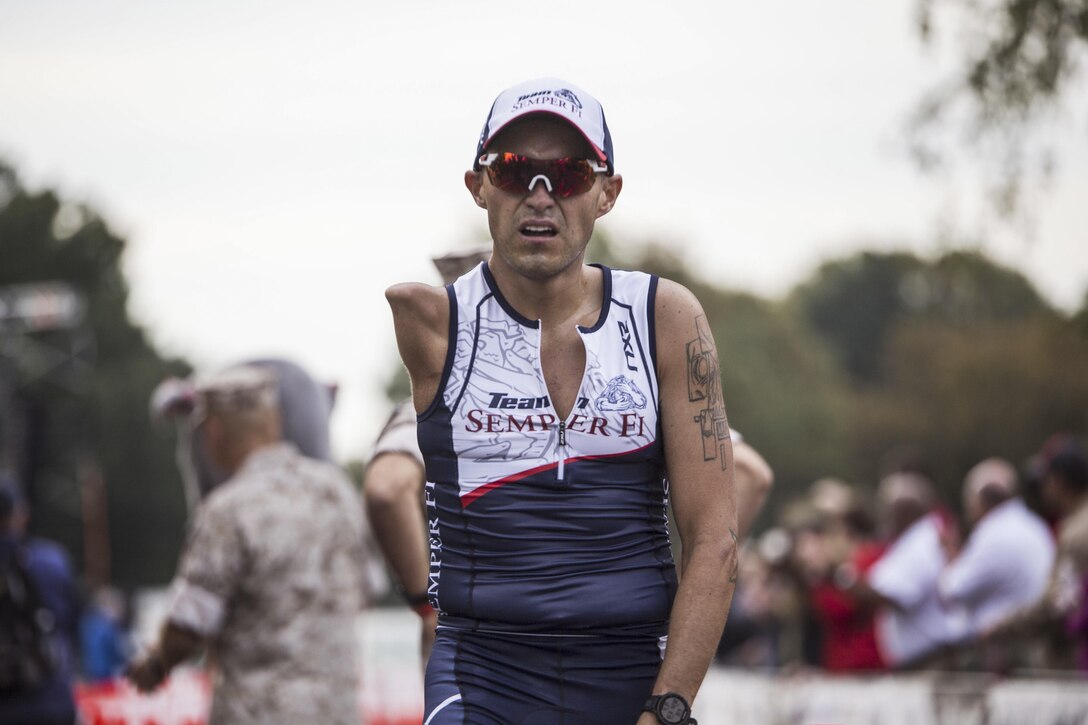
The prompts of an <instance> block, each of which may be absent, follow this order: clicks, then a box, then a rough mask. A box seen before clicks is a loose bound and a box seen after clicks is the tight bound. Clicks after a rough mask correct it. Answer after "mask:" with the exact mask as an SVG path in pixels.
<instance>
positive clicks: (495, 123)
mask: <svg viewBox="0 0 1088 725" xmlns="http://www.w3.org/2000/svg"><path fill="white" fill-rule="evenodd" d="M535 113H547V114H550V115H552V116H555V117H557V118H561V119H562V120H564V121H566V122H567V123H569V124H570V125H572V126H574V128H576V129H577V130H578V132H579V133H581V134H582V136H584V137H585V139H586V141H588V142H589V145H590V146H592V147H593V151H594V153H596V154H597V158H598V160H600V161H602V162H604V163H605V164H607V165H608V174H609V176H611V175H612V174H614V173H615V171H616V167H615V159H614V157H613V154H612V134H611V133H609V131H608V124H607V123H606V122H605V120H604V109H603V108H601V104H600V102H599V101H598V100H597V99H596V98H594V97H593V96H591V95H589V94H588V93H586V92H585V91H583V90H582V89H581V88H579V87H578V86H576V85H574V84H572V83H568V82H566V81H563V80H560V79H558V78H537V79H536V80H531V81H525V82H524V83H519V84H518V85H516V86H513V87H511V88H507V89H506V90H505V91H503V92H502V93H500V94H499V96H498V98H496V99H495V102H494V103H493V104H491V112H490V113H488V114H487V121H486V122H485V123H484V129H483V131H481V132H480V141H479V143H478V144H477V145H476V158H475V159H474V160H473V164H472V168H474V169H476V170H477V171H479V170H480V157H481V156H482V155H483V153H484V151H486V150H487V147H488V144H490V143H491V141H492V140H493V139H494V138H495V136H496V135H497V134H498V133H499V131H501V130H502V129H504V128H505V127H506V126H507V125H508V124H509V123H510V122H511V121H514V120H516V119H519V118H521V117H523V116H528V115H530V114H535Z"/></svg>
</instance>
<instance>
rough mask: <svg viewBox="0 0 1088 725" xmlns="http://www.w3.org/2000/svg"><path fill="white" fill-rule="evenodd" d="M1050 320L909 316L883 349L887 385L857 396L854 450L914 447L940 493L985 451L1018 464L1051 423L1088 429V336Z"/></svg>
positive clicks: (873, 472)
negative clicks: (962, 321)
mask: <svg viewBox="0 0 1088 725" xmlns="http://www.w3.org/2000/svg"><path fill="white" fill-rule="evenodd" d="M1071 332H1072V331H1071V329H1070V328H1069V326H1068V325H1067V324H1066V323H1065V322H1063V321H1058V320H1054V319H1052V318H1044V317H1039V316H1030V317H1022V318H1019V319H1016V320H1012V321H1007V322H988V323H983V324H978V325H971V326H963V325H958V324H955V323H951V322H940V321H936V322H935V321H920V320H915V321H909V322H905V323H902V324H900V325H899V326H897V327H896V328H895V329H894V331H893V332H892V334H891V335H890V336H889V340H888V344H887V345H886V347H885V348H884V350H883V351H882V367H883V377H884V381H885V382H884V385H883V386H881V387H880V388H879V389H870V390H868V391H866V392H865V393H863V394H861V395H860V396H859V398H858V407H857V411H856V413H857V417H856V422H857V427H856V436H855V441H856V446H855V452H854V455H855V456H857V458H858V459H859V461H861V462H865V463H866V465H867V468H868V475H870V476H873V477H876V476H877V475H879V474H880V473H881V471H880V470H879V464H880V463H881V461H882V459H883V457H884V456H885V454H886V453H887V452H888V451H889V450H893V449H895V448H896V447H899V446H904V445H906V446H909V447H911V448H913V449H914V450H916V451H918V452H920V454H921V455H922V458H923V461H924V462H925V464H926V468H928V469H929V471H930V472H931V473H932V475H933V476H934V479H935V481H936V482H937V484H938V486H939V487H940V489H941V490H942V492H943V494H944V495H945V497H946V500H948V501H950V502H958V501H959V490H960V484H961V482H962V479H963V475H964V474H965V473H966V471H967V470H968V469H969V468H970V467H971V466H972V465H974V464H975V463H977V462H978V461H980V460H982V459H983V458H986V457H989V456H1001V457H1004V458H1007V459H1009V460H1011V461H1013V462H1014V463H1017V464H1020V463H1022V462H1024V461H1025V460H1026V459H1027V458H1028V457H1029V456H1030V455H1032V454H1033V453H1035V452H1036V451H1037V450H1038V448H1039V446H1040V445H1041V443H1042V442H1043V440H1044V439H1045V438H1046V437H1047V436H1048V435H1050V434H1051V433H1053V432H1055V431H1075V432H1081V433H1083V432H1084V431H1086V430H1088V376H1085V375H1084V371H1085V370H1088V339H1086V338H1083V337H1079V336H1077V335H1075V334H1071Z"/></svg>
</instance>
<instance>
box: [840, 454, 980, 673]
mask: <svg viewBox="0 0 1088 725" xmlns="http://www.w3.org/2000/svg"><path fill="white" fill-rule="evenodd" d="M878 497H879V500H880V503H881V507H882V512H883V513H884V514H885V515H886V516H888V517H889V523H890V525H891V528H892V534H893V538H892V542H891V544H890V546H889V547H888V550H887V552H885V554H884V556H883V557H881V559H880V560H879V561H878V562H877V563H876V564H874V565H873V567H872V568H871V569H870V570H869V572H868V577H867V580H866V582H865V583H864V584H861V585H860V592H859V593H861V594H862V595H863V596H865V595H868V596H867V597H866V598H867V599H868V600H869V601H870V602H873V603H875V604H876V605H878V606H879V607H880V609H879V611H878V613H877V620H876V636H877V645H878V647H879V648H880V654H881V657H882V658H883V660H884V662H885V663H887V665H888V666H889V667H891V668H896V669H899V668H905V667H911V666H914V665H917V664H918V663H919V662H921V661H922V660H924V659H925V658H926V657H927V656H929V655H931V654H933V653H934V652H936V651H937V650H939V649H940V648H941V647H943V646H944V645H946V644H948V643H950V642H951V641H953V640H954V639H956V638H957V637H958V635H959V630H958V628H957V626H956V625H955V621H954V619H953V618H952V617H950V616H949V613H948V612H947V611H946V610H945V607H944V606H943V605H942V603H941V600H940V598H939V597H938V595H937V579H938V577H939V576H940V574H941V571H942V569H944V565H945V563H946V558H945V553H944V549H943V548H942V545H941V540H942V538H943V537H944V536H945V535H946V533H945V531H946V528H947V527H948V526H949V525H950V522H949V519H948V517H947V516H945V515H943V514H942V512H941V511H940V510H939V509H938V508H937V506H936V496H935V494H934V492H933V486H932V484H931V483H930V482H929V480H928V479H926V478H925V477H924V476H922V475H920V474H917V473H910V472H903V473H894V474H892V475H890V476H888V477H886V478H885V479H884V480H883V481H881V482H880V488H879V491H878Z"/></svg>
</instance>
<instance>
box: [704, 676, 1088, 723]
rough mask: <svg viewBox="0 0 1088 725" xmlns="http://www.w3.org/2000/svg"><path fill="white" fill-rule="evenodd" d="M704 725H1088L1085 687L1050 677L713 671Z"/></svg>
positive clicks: (1087, 687)
mask: <svg viewBox="0 0 1088 725" xmlns="http://www.w3.org/2000/svg"><path fill="white" fill-rule="evenodd" d="M695 716H696V717H697V718H698V720H699V725H727V724H729V725H733V724H734V723H759V724H760V725H1073V724H1075V723H1076V724H1088V682H1085V681H1084V680H1082V679H1079V678H1073V677H1063V676H1061V675H1051V676H1048V677H1040V678H1034V677H1033V678H1030V679H999V678H996V677H991V676H988V675H982V674H970V673H938V672H928V673H919V674H896V675H887V676H873V677H837V676H828V675H819V674H804V675H794V676H785V675H770V674H751V673H746V672H743V671H741V670H733V669H717V668H716V669H712V670H711V671H710V673H709V674H708V675H707V678H706V681H705V682H704V684H703V688H702V690H700V692H699V699H698V701H697V702H696V704H695Z"/></svg>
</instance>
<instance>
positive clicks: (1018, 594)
mask: <svg viewBox="0 0 1088 725" xmlns="http://www.w3.org/2000/svg"><path fill="white" fill-rule="evenodd" d="M1016 493H1017V492H1016V469H1015V468H1013V466H1012V464H1010V463H1009V462H1008V461H1005V460H1002V459H1000V458H988V459H986V460H984V461H982V462H981V463H979V464H977V465H976V466H975V467H974V468H972V469H971V471H970V472H969V473H968V474H967V478H966V479H965V481H964V486H963V508H964V513H965V515H966V517H967V522H968V524H969V525H970V526H971V534H970V537H969V538H968V539H967V542H966V544H965V545H964V546H963V548H962V550H959V547H958V546H957V544H956V540H955V539H954V538H951V537H950V539H949V543H950V546H949V551H948V554H949V556H950V558H951V561H950V562H949V564H948V566H946V567H945V569H944V571H943V572H942V573H941V577H940V579H939V582H938V589H939V592H940V596H941V600H942V601H943V602H944V603H945V605H946V606H949V607H956V606H961V607H963V608H964V609H965V611H966V615H967V632H966V634H967V635H968V636H974V635H977V634H979V633H980V632H982V631H983V630H985V629H986V628H988V627H991V626H993V625H995V624H997V623H998V622H1000V621H1001V620H1003V619H1005V618H1006V617H1007V616H1009V615H1010V614H1012V613H1013V612H1016V611H1018V610H1020V609H1022V608H1024V607H1026V606H1028V605H1029V604H1032V603H1033V602H1035V601H1036V600H1038V599H1039V598H1040V597H1041V596H1042V595H1043V592H1044V591H1045V588H1046V582H1047V573H1048V572H1049V571H1050V569H1051V567H1052V566H1053V563H1054V541H1053V538H1052V537H1051V535H1050V531H1049V530H1048V529H1047V527H1046V524H1045V523H1044V522H1043V520H1042V519H1040V518H1039V517H1038V516H1036V515H1035V514H1034V513H1032V512H1031V511H1029V510H1028V508H1027V507H1026V506H1025V505H1024V502H1023V500H1022V499H1021V498H1020V497H1019V496H1017V495H1016Z"/></svg>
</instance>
